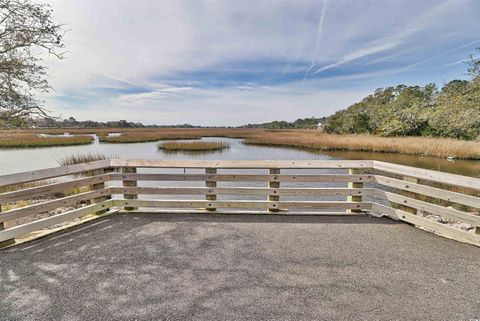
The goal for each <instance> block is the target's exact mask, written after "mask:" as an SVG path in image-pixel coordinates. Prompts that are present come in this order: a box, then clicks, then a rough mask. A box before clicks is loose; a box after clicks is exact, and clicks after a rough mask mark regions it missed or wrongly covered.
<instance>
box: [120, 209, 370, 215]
mask: <svg viewBox="0 0 480 321" xmlns="http://www.w3.org/2000/svg"><path fill="white" fill-rule="evenodd" d="M119 213H135V214H152V213H154V214H220V215H264V214H268V215H276V214H275V213H277V212H271V211H265V210H264V211H262V210H235V211H222V210H216V211H214V212H213V211H209V210H206V209H197V210H196V209H173V210H172V209H168V210H158V209H155V210H148V208H147V210H145V208H144V209H142V208H140V209H136V210H127V211H122V210H121V211H119ZM278 215H282V216H283V215H292V216H362V215H365V214H364V213H357V212H306V211H301V212H298V211H280V212H278Z"/></svg>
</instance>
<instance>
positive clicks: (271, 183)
mask: <svg viewBox="0 0 480 321" xmlns="http://www.w3.org/2000/svg"><path fill="white" fill-rule="evenodd" d="M268 173H269V174H270V175H279V174H280V169H279V168H270V169H269V170H268ZM268 188H272V189H277V188H280V182H279V181H277V180H276V176H274V179H273V180H271V181H269V182H268ZM267 200H268V201H271V202H278V201H280V196H279V195H278V194H277V191H276V190H273V191H272V192H271V193H270V194H269V195H268V199H267ZM268 211H269V212H272V213H275V212H278V205H275V204H274V205H273V207H270V208H269V209H268Z"/></svg>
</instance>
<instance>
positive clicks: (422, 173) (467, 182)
mask: <svg viewBox="0 0 480 321" xmlns="http://www.w3.org/2000/svg"><path fill="white" fill-rule="evenodd" d="M373 164H374V169H377V170H381V171H384V172H389V173H393V174H399V175H403V176H410V177H416V178H420V179H425V180H428V181H432V182H438V183H444V184H446V185H452V186H460V187H466V188H471V189H474V190H480V179H479V178H475V177H469V176H462V175H455V174H449V173H443V172H438V171H432V170H428V169H422V168H416V167H410V166H404V165H397V164H391V163H385V162H379V161H374V162H373Z"/></svg>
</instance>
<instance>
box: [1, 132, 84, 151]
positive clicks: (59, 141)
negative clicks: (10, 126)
mask: <svg viewBox="0 0 480 321" xmlns="http://www.w3.org/2000/svg"><path fill="white" fill-rule="evenodd" d="M92 141H93V137H91V136H74V137H40V136H38V134H36V133H22V132H20V133H19V132H15V133H5V132H2V133H0V148H36V147H53V146H72V145H86V144H91V143H92Z"/></svg>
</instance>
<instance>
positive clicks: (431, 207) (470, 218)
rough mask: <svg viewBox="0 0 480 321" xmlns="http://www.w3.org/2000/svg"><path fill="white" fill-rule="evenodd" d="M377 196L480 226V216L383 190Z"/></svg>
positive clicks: (376, 193) (378, 191)
mask: <svg viewBox="0 0 480 321" xmlns="http://www.w3.org/2000/svg"><path fill="white" fill-rule="evenodd" d="M375 195H377V196H378V197H383V198H384V199H386V200H388V201H390V202H394V203H397V204H401V205H404V206H408V207H413V208H416V209H418V210H421V211H425V212H429V213H432V214H436V215H440V216H444V217H446V218H449V219H451V220H456V221H459V222H465V223H468V224H471V225H473V226H480V216H479V215H475V214H470V213H466V212H462V211H459V210H456V209H454V208H452V207H444V206H440V205H436V204H432V203H428V202H424V201H421V200H417V199H414V198H410V197H406V196H402V195H398V194H395V193H390V192H385V191H382V190H376V191H375Z"/></svg>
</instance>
